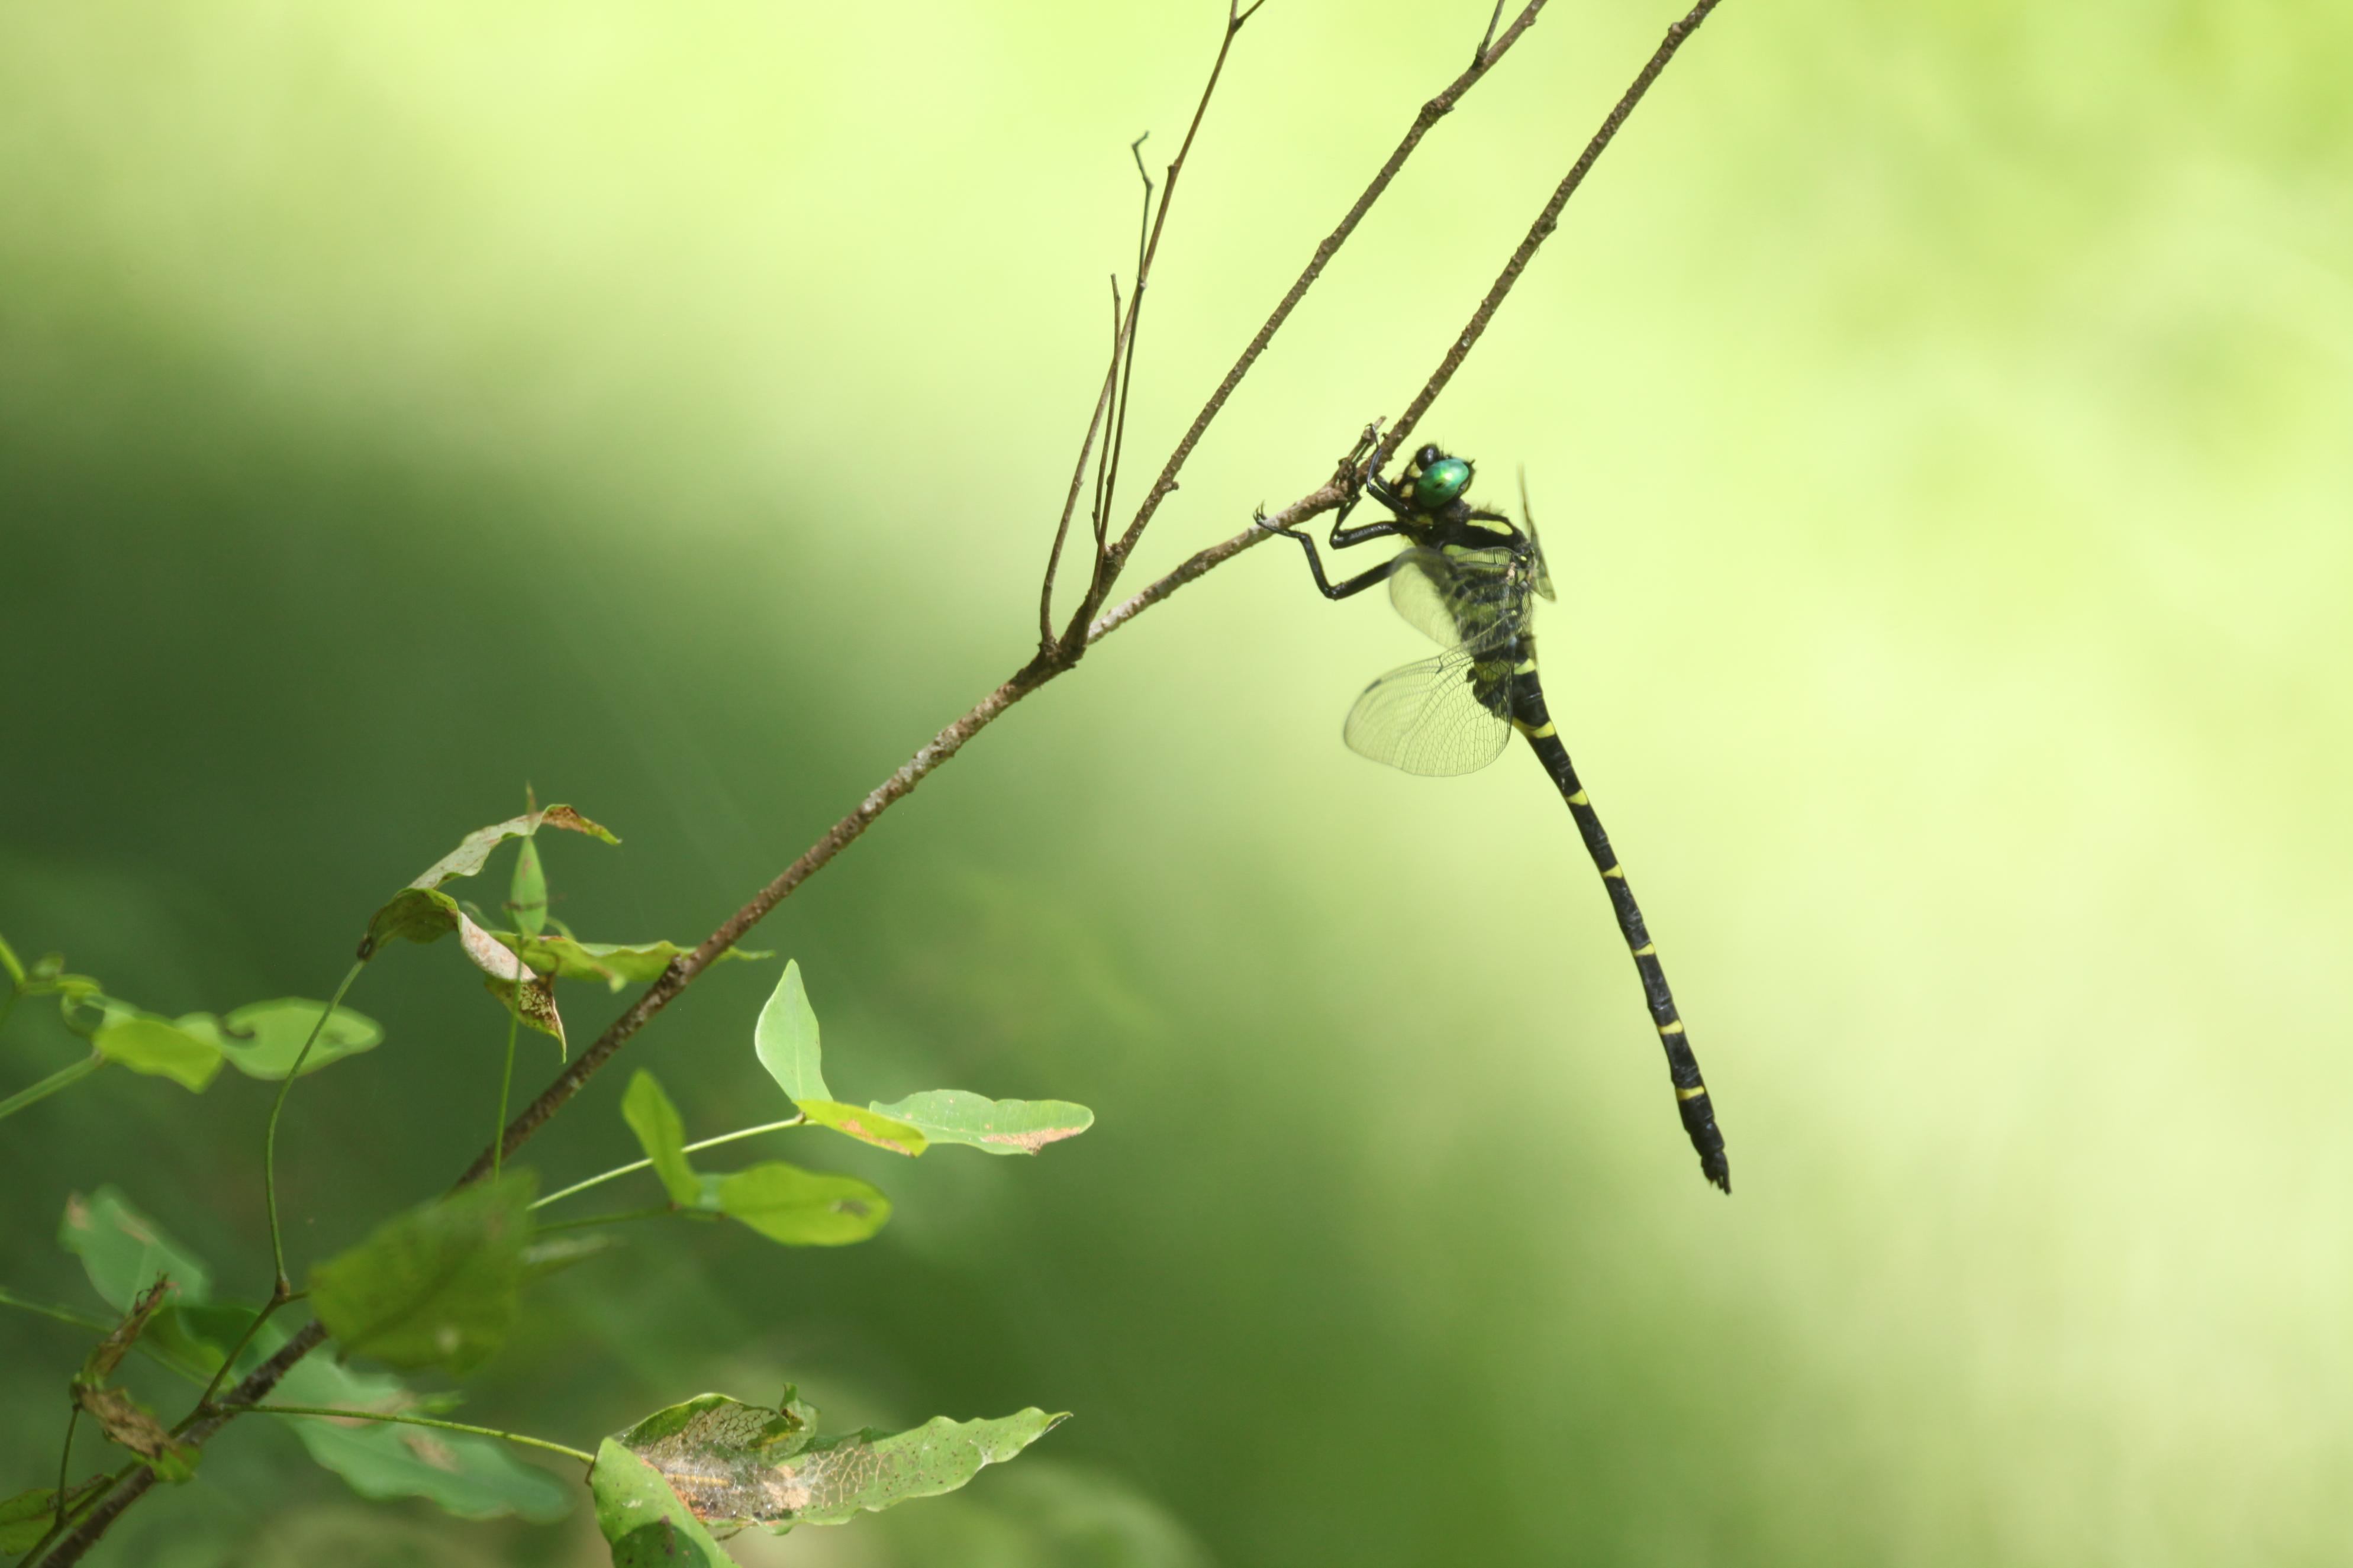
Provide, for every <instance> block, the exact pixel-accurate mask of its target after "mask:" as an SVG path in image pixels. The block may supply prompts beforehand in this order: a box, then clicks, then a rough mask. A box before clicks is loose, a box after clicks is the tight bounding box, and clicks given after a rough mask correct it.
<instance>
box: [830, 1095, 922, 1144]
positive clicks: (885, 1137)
mask: <svg viewBox="0 0 2353 1568" xmlns="http://www.w3.org/2000/svg"><path fill="white" fill-rule="evenodd" d="M799 1105H800V1112H801V1114H802V1115H803V1116H806V1117H807V1118H808V1119H809V1120H810V1121H814V1122H816V1123H817V1124H818V1126H820V1127H830V1128H832V1129H833V1130H834V1131H836V1132H847V1133H848V1134H849V1136H851V1137H852V1138H855V1139H857V1140H858V1141H859V1142H861V1143H871V1144H873V1145H874V1146H875V1147H876V1148H878V1149H888V1150H890V1151H891V1152H892V1153H893V1154H905V1155H909V1156H911V1157H912V1156H913V1155H916V1154H920V1153H922V1152H923V1151H924V1149H925V1148H927V1147H929V1146H930V1142H931V1140H929V1139H928V1138H925V1137H924V1136H923V1129H922V1128H920V1127H917V1126H916V1125H915V1124H914V1123H913V1122H911V1121H900V1120H899V1119H898V1118H897V1117H895V1116H890V1115H886V1114H884V1113H883V1112H882V1111H881V1110H876V1109H871V1108H864V1109H862V1108H860V1107H859V1106H855V1105H844V1104H842V1103H841V1102H840V1101H839V1100H801V1101H800V1102H799Z"/></svg>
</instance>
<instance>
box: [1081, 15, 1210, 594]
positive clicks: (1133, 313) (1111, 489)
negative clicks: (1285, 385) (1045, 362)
mask: <svg viewBox="0 0 2353 1568" xmlns="http://www.w3.org/2000/svg"><path fill="white" fill-rule="evenodd" d="M1226 38H1227V41H1228V42H1229V43H1230V42H1231V41H1232V39H1233V34H1232V33H1231V32H1230V31H1229V32H1228V33H1227V35H1226ZM1221 53H1222V51H1221ZM1210 85H1212V86H1215V85H1216V79H1215V78H1214V77H1212V79H1211V83H1210ZM1151 134H1152V132H1149V131H1147V132H1145V133H1144V135H1143V136H1139V137H1137V138H1136V139H1135V140H1134V141H1133V142H1129V143H1128V144H1127V155H1128V156H1129V157H1131V158H1133V159H1134V160H1135V177H1136V178H1137V179H1139V180H1141V181H1143V182H1144V202H1143V205H1141V206H1140V207H1138V208H1137V210H1136V214H1135V293H1134V297H1133V298H1131V299H1130V300H1129V301H1128V311H1127V333H1126V336H1127V363H1126V364H1125V365H1124V366H1119V365H1114V366H1113V384H1112V385H1113V403H1114V406H1113V410H1112V416H1111V435H1110V437H1108V439H1107V440H1106V441H1105V443H1104V452H1103V461H1102V462H1100V463H1098V464H1096V465H1095V510H1094V512H1093V514H1092V521H1093V523H1094V532H1095V559H1094V564H1093V565H1092V567H1090V568H1089V569H1088V577H1087V580H1088V581H1089V582H1092V581H1093V580H1094V574H1095V573H1098V572H1101V571H1102V570H1103V543H1104V538H1105V534H1106V531H1108V529H1109V527H1110V521H1111V499H1112V497H1113V495H1114V494H1115V493H1116V492H1117V491H1118V489H1119V458H1120V454H1121V453H1122V452H1123V451H1124V450H1125V449H1126V447H1127V405H1128V402H1129V399H1130V398H1131V397H1132V396H1133V395H1134V391H1135V329H1136V323H1137V322H1138V321H1140V320H1141V319H1142V318H1143V315H1144V290H1145V285H1147V284H1148V283H1149V282H1150V281H1151V279H1152V268H1151V264H1150V262H1149V260H1148V259H1147V258H1146V255H1145V235H1146V232H1147V230H1148V229H1149V227H1150V226H1151V223H1152V176H1151V175H1150V174H1146V173H1145V168H1144V142H1145V138H1146V137H1149V136H1150V135H1151ZM1180 155H1181V154H1180Z"/></svg>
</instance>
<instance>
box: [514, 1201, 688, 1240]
mask: <svg viewBox="0 0 2353 1568" xmlns="http://www.w3.org/2000/svg"><path fill="white" fill-rule="evenodd" d="M685 1212H686V1211H685V1210H684V1209H681V1208H680V1207H679V1206H678V1205H676V1204H659V1205H655V1206H654V1207H652V1208H649V1209H623V1210H622V1211H621V1212H620V1213H618V1214H596V1215H589V1216H588V1217H587V1218H586V1219H560V1220H557V1221H556V1222H555V1223H554V1225H543V1226H539V1227H538V1234H539V1235H541V1236H545V1235H547V1234H548V1233H549V1232H550V1231H557V1230H580V1229H584V1228H586V1226H592V1225H618V1224H620V1223H621V1222H622V1221H623V1220H629V1219H659V1218H660V1217H661V1216H662V1215H666V1214H684V1213H685Z"/></svg>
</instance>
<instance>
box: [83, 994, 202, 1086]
mask: <svg viewBox="0 0 2353 1568" xmlns="http://www.w3.org/2000/svg"><path fill="white" fill-rule="evenodd" d="M190 1022H191V1024H192V1026H193V1027H191V1028H182V1027H181V1026H179V1025H178V1024H177V1023H174V1021H173V1020H172V1019H169V1018H159V1017H157V1016H155V1015H154V1014H153V1013H142V1012H140V1011H139V1010H138V1009H136V1008H134V1007H123V1006H120V1005H109V1006H108V1008H107V1010H106V1021H105V1022H104V1023H102V1024H100V1025H99V1026H98V1032H97V1033H96V1034H94V1035H92V1036H91V1037H90V1044H91V1045H92V1046H93V1047H96V1049H97V1051H98V1054H99V1055H100V1056H102V1057H104V1058H106V1059H107V1060H108V1061H111V1062H116V1063H119V1064H121V1066H123V1067H127V1068H130V1069H131V1070H132V1072H139V1073H146V1074H148V1075H149V1076H151V1077H153V1078H168V1079H171V1080H172V1081H173V1082H174V1083H176V1084H178V1085H179V1086H180V1087H181V1088H182V1089H187V1090H189V1091H191V1092H192V1093H196V1094H201V1093H203V1092H204V1090H205V1088H206V1085H208V1084H210V1083H211V1082H212V1081H213V1078H214V1076H215V1075H216V1074H217V1073H218V1072H219V1071H220V1068H221V1048H220V1047H219V1046H218V1045H217V1044H216V1043H215V1042H214V1040H213V1039H212V1038H211V1037H210V1025H211V1023H212V1019H211V1017H210V1016H208V1015H205V1014H192V1015H190Z"/></svg>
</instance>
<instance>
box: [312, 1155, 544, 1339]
mask: <svg viewBox="0 0 2353 1568" xmlns="http://www.w3.org/2000/svg"><path fill="white" fill-rule="evenodd" d="M537 1190H538V1179H537V1178H536V1177H535V1176H533V1174H532V1173H530V1172H528V1171H518V1172H514V1173H512V1174H509V1175H507V1176H506V1177H504V1178H502V1179H501V1180H500V1181H497V1182H477V1183H475V1184H472V1185H471V1186H467V1187H461V1188H459V1190H458V1191H456V1192H454V1193H451V1194H448V1196H446V1197H441V1198H436V1199H435V1200H434V1201H432V1202H431V1203H428V1204H425V1205H420V1206H419V1207H417V1208H413V1209H411V1210H409V1211H408V1212H407V1213H406V1214H405V1215H398V1216H396V1218H394V1219H392V1220H390V1221H388V1222H387V1223H386V1224H385V1225H384V1226H380V1227H379V1228H378V1229H377V1230H376V1232H375V1234H374V1235H373V1236H371V1237H368V1238H367V1239H366V1240H365V1241H364V1242H362V1243H360V1245H359V1246H357V1247H353V1248H352V1249H351V1250H350V1251H348V1252H346V1253H343V1255H342V1256H341V1257H338V1258H330V1259H329V1260H328V1261H326V1262H324V1263H322V1264H320V1265H319V1266H318V1268H314V1269H313V1270H311V1307H312V1309H313V1310H316V1311H317V1313H318V1314H319V1321H321V1322H322V1323H324V1324H325V1325H326V1326H327V1331H328V1332H329V1333H331V1334H332V1335H333V1336H334V1337H335V1340H336V1342H337V1343H338V1345H339V1346H340V1347H341V1349H342V1352H343V1354H345V1355H367V1356H373V1357H375V1359H376V1360H378V1361H381V1362H385V1363H390V1364H391V1365H394V1366H398V1367H423V1366H438V1367H446V1368H447V1369H448V1370H449V1371H451V1372H466V1371H469V1370H470V1369H472V1368H474V1367H476V1366H479V1365H480V1364H481V1363H483V1362H485V1361H487V1360H489V1359H490V1357H491V1354H492V1353H493V1352H496V1351H497V1350H498V1348H499V1346H500V1345H501V1343H503V1342H504V1341H505V1339H506V1336H507V1330H508V1329H509V1328H510V1327H511V1326H512V1324H513V1321H514V1316H515V1306H516V1297H517V1293H518V1291H519V1289H521V1287H522V1271H523V1260H522V1255H523V1248H524V1247H526V1246H527V1245H528V1244H529V1243H530V1241H531V1200H532V1197H533V1194H535V1193H536V1192H537Z"/></svg>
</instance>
